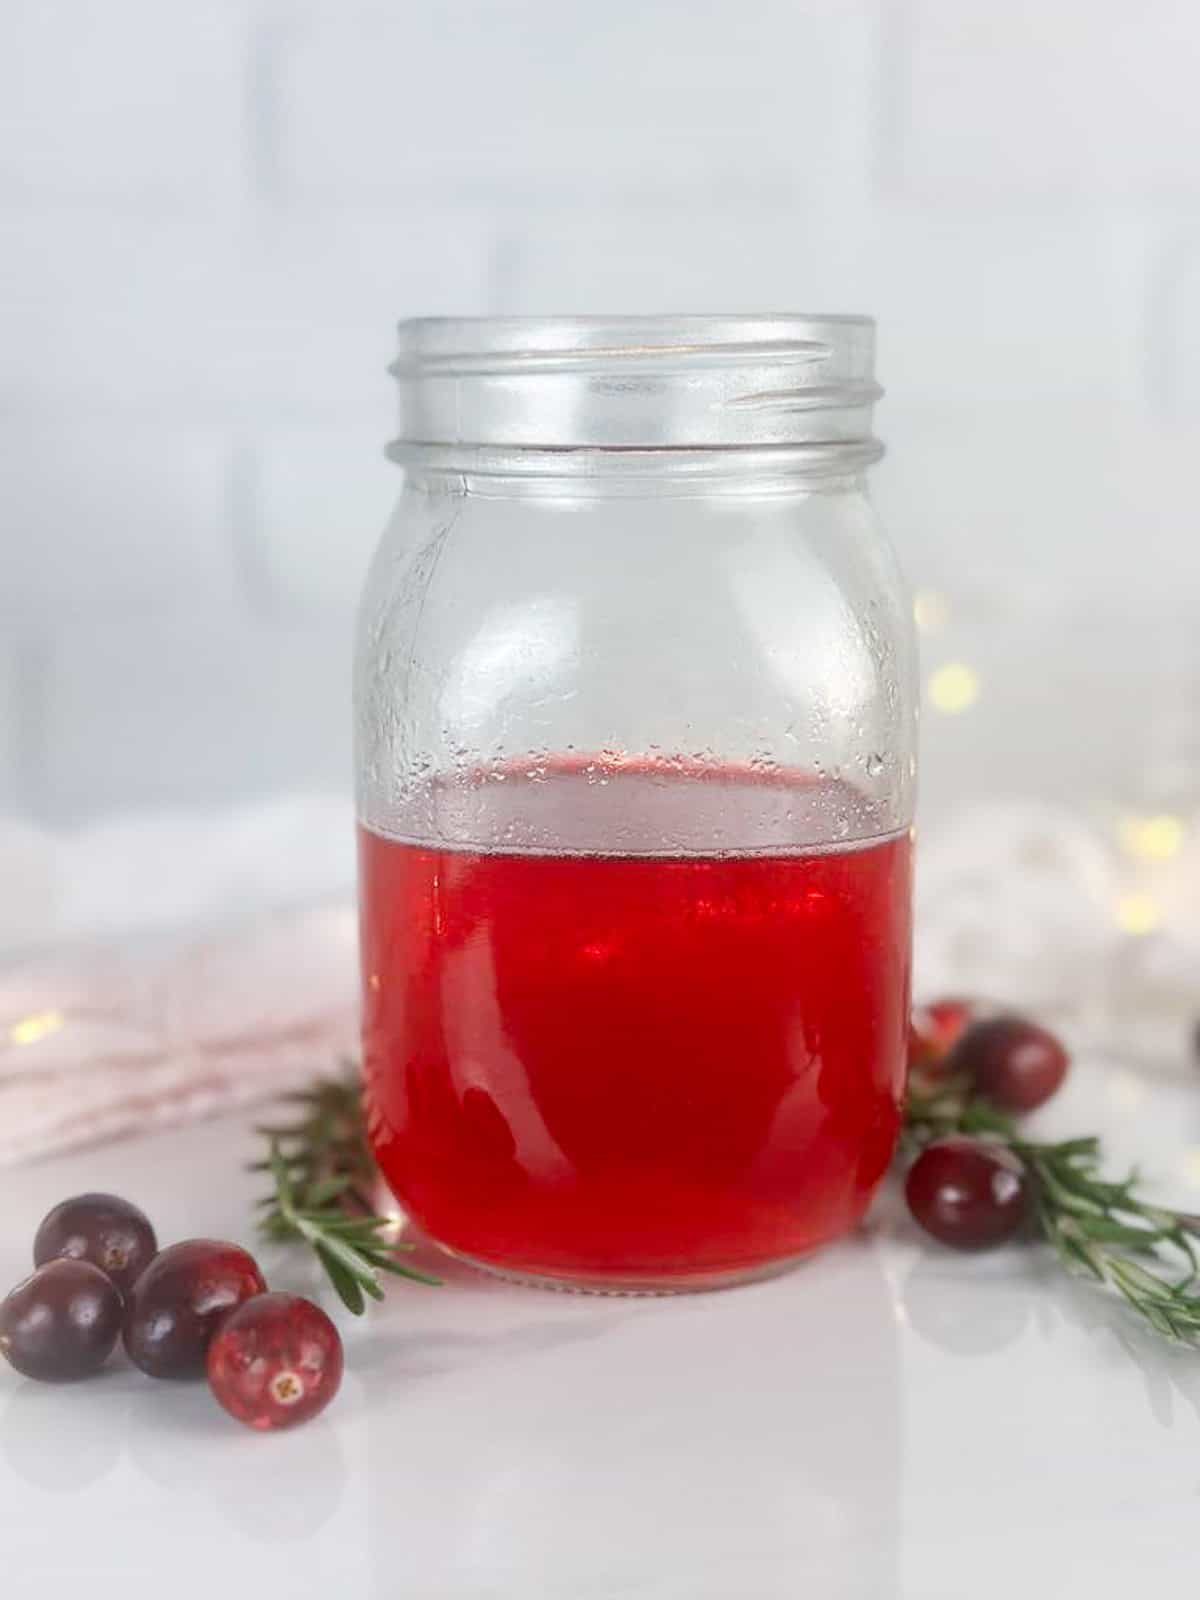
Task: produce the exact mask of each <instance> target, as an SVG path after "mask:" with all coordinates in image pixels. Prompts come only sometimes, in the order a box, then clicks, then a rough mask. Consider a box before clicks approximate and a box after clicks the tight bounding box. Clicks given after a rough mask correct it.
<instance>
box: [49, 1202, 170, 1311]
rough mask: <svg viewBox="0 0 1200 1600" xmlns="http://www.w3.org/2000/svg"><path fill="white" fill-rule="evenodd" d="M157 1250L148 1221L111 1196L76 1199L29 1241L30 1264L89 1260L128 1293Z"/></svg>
mask: <svg viewBox="0 0 1200 1600" xmlns="http://www.w3.org/2000/svg"><path fill="white" fill-rule="evenodd" d="M157 1249H158V1241H157V1240H156V1239H155V1237H154V1229H153V1228H152V1227H151V1226H150V1221H149V1218H148V1217H147V1216H146V1215H145V1213H144V1212H141V1211H139V1210H138V1208H137V1206H134V1205H130V1203H129V1201H128V1200H122V1199H120V1198H119V1197H118V1196H117V1195H115V1194H77V1195H76V1196H75V1197H74V1198H73V1199H71V1200H63V1201H62V1202H61V1203H60V1204H59V1205H56V1206H55V1207H54V1209H53V1211H51V1212H50V1213H49V1214H48V1215H47V1216H46V1217H45V1219H44V1220H43V1222H42V1225H41V1227H40V1228H39V1229H38V1231H37V1237H36V1238H35V1239H34V1241H33V1261H34V1265H35V1266H38V1267H42V1266H45V1264H46V1262H47V1261H53V1260H54V1259H55V1258H56V1257H58V1256H67V1257H68V1258H69V1259H70V1260H72V1261H90V1262H91V1263H92V1265H93V1266H94V1267H99V1268H100V1270H101V1272H104V1273H107V1275H108V1276H109V1277H110V1278H111V1279H112V1281H113V1282H114V1283H115V1284H116V1286H117V1288H118V1289H120V1291H121V1293H122V1294H128V1293H129V1291H130V1289H132V1288H133V1286H134V1283H135V1282H136V1281H137V1279H138V1278H139V1277H140V1276H141V1274H142V1272H144V1271H145V1269H146V1267H148V1266H149V1265H150V1262H151V1261H152V1260H153V1258H154V1253H155V1251H156V1250H157Z"/></svg>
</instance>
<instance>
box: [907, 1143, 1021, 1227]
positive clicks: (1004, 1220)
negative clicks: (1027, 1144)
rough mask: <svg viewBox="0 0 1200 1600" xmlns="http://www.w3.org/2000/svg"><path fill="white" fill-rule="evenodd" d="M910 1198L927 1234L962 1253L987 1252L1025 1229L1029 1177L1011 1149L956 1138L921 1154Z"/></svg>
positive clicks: (910, 1180) (912, 1171) (909, 1186)
mask: <svg viewBox="0 0 1200 1600" xmlns="http://www.w3.org/2000/svg"><path fill="white" fill-rule="evenodd" d="M904 1197H905V1199H906V1200H907V1201H908V1209H909V1210H910V1211H911V1212H912V1214H913V1216H914V1217H915V1218H916V1220H917V1221H918V1222H919V1223H920V1224H921V1226H922V1227H923V1228H924V1229H925V1231H926V1233H931V1234H932V1235H933V1237H934V1238H935V1239H940V1240H941V1242H942V1243H943V1244H949V1245H953V1246H954V1248H955V1249H956V1250H981V1249H985V1248H986V1247H987V1246H988V1245H992V1244H999V1243H1000V1242H1001V1240H1003V1239H1008V1238H1011V1237H1012V1235H1013V1234H1014V1233H1016V1231H1017V1229H1018V1228H1019V1227H1020V1226H1021V1223H1022V1222H1023V1221H1024V1218H1025V1213H1026V1210H1027V1208H1028V1204H1029V1175H1028V1173H1027V1172H1026V1170H1025V1168H1024V1166H1023V1165H1022V1163H1021V1162H1020V1161H1019V1160H1018V1159H1017V1157H1016V1156H1015V1155H1014V1154H1013V1153H1012V1151H1011V1150H1008V1149H1007V1148H1006V1147H1005V1146H1003V1145H999V1144H989V1143H988V1141H987V1140H985V1139H969V1138H967V1137H966V1136H965V1135H964V1134H952V1135H950V1136H949V1137H948V1138H945V1139H936V1140H935V1141H934V1142H933V1143H932V1144H929V1145H926V1147H925V1149H924V1150H922V1151H921V1154H920V1155H919V1156H918V1157H917V1159H916V1160H915V1161H914V1162H913V1164H912V1166H911V1167H910V1168H909V1172H908V1178H907V1180H906V1181H905V1185H904Z"/></svg>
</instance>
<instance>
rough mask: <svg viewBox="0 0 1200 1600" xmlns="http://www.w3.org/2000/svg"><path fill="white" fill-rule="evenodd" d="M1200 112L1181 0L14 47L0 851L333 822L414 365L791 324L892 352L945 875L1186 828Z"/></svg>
mask: <svg viewBox="0 0 1200 1600" xmlns="http://www.w3.org/2000/svg"><path fill="white" fill-rule="evenodd" d="M1198 83H1200V8H1198V7H1196V6H1195V5H1193V4H1191V3H1190V0H1142V4H1140V5H1139V6H1137V7H1131V6H1129V5H1128V4H1127V3H1126V0H906V3H898V0H737V3H733V0H728V3H721V4H707V5H705V4H702V3H698V0H637V3H636V4H635V3H633V0H608V3H607V4H605V5H604V6H582V5H571V4H566V5H564V4H562V3H561V0H559V3H552V0H504V3H501V0H495V3H489V0H448V3H427V4H415V3H406V0H392V3H390V4H376V5H373V6H372V5H369V4H367V3H365V0H257V3H256V0H208V3H206V4H205V5H203V6H196V5H183V4H182V3H180V0H103V4H101V3H100V0H0V240H2V242H0V330H2V332H0V347H2V348H3V351H4V357H3V362H2V365H0V460H2V461H3V467H2V470H0V483H2V484H3V488H4V494H3V511H2V516H3V524H2V530H0V540H2V543H0V605H2V606H3V621H4V626H3V632H2V635H0V811H7V812H10V813H15V814H16V815H18V816H24V817H28V818H31V819H35V820H37V821H40V822H43V823H49V824H60V823H76V822H82V821H86V820H88V819H92V818H96V817H99V816H103V815H106V814H110V813H113V812H122V811H128V810H130V809H131V808H137V809H139V810H142V809H145V808H155V807H162V806H185V807H189V808H194V807H197V806H199V807H208V806H214V805H218V804H225V803H228V802H235V801H255V800H260V799H262V800H265V799H267V798H269V797H271V796H276V795H279V794H282V793H287V792H294V791H300V790H303V791H306V792H316V793H329V794H332V795H340V794H344V793H345V792H346V791H347V789H348V786H349V759H350V758H349V749H348V728H349V718H348V709H347V697H348V685H347V669H348V650H349V634H350V626H351V618H352V609H353V603H354V597H355V592H356V588H357V585H358V581H359V577H360V574H361V572H362V569H363V566H364V563H365V561H366V559H367V556H368V554H369V551H370V548H371V546H372V543H373V541H374V539H375V537H376V534H377V532H378V529H379V527H380V525H381V523H382V521H383V518H384V516H385V513H386V510H387V507H388V505H389V502H390V499H391V497H392V495H393V493H394V490H395V488H396V480H395V476H394V473H395V469H394V468H391V467H390V466H388V465H387V464H386V463H385V462H384V460H383V458H382V455H381V448H382V445H383V443H384V441H385V440H386V438H387V436H388V432H389V425H390V415H391V397H390V394H389V385H388V380H387V379H386V377H385V375H384V367H385V365H386V362H387V361H388V359H389V355H390V347H391V342H392V325H393V323H394V322H395V320H396V319H398V318H399V317H401V316H406V315H412V314H418V313H433V312H464V313H466V312H518V311H520V312H533V311H583V310H587V311H657V310H668V309H676V310H750V309H756V308H757V309H763V308H767V309H793V310H802V311H803V310H813V311H866V312H872V313H874V314H875V315H876V316H877V317H878V318H879V321H880V340H879V371H880V376H881V378H882V381H883V382H884V384H885V385H886V387H887V389H888V398H887V399H886V400H885V402H884V403H883V405H882V406H881V407H880V410H879V413H878V426H879V430H880V432H881V434H882V436H883V437H884V438H885V440H886V441H887V443H888V446H889V451H890V453H889V456H888V458H887V460H886V462H885V463H884V465H883V466H882V467H881V468H880V469H879V472H878V484H877V488H878V497H879V500H880V503H881V507H882V509H883V511H884V513H885V515H886V517H887V519H888V521H889V523H890V526H891V528H892V531H893V534H894V537H895V540H896V542H897V544H898V546H899V548H900V551H901V554H902V557H903V559H904V561H905V563H906V566H907V568H908V570H909V574H910V577H911V579H912V582H913V585H914V588H915V590H916V591H917V594H918V605H919V614H920V617H921V620H922V623H923V628H924V638H923V648H924V660H925V675H926V686H927V710H926V717H925V735H924V738H925V751H924V753H925V768H924V782H923V801H922V812H923V819H924V823H925V826H926V828H927V830H929V831H930V832H934V833H936V831H937V830H938V829H940V828H944V827H945V826H946V825H947V824H948V823H949V822H951V821H952V820H953V818H954V817H955V816H956V815H957V814H958V813H960V812H961V811H962V810H963V808H964V807H966V806H968V805H970V804H973V803H975V802H978V801H980V800H984V799H989V798H994V797H1004V796H1006V795H1016V794H1022V795H1029V796H1033V797H1035V798H1042V799H1048V800H1053V801H1058V802H1066V803H1068V804H1070V805H1072V806H1078V807H1079V808H1080V809H1081V810H1082V811H1084V812H1086V813H1087V814H1089V815H1092V816H1094V817H1096V818H1099V819H1100V820H1101V825H1102V826H1105V827H1108V826H1111V827H1112V828H1113V829H1114V830H1116V829H1117V828H1119V827H1120V826H1125V827H1127V828H1128V826H1130V822H1129V819H1130V817H1133V818H1134V819H1135V823H1136V819H1137V818H1146V817H1149V818H1155V817H1160V818H1161V817H1162V816H1164V815H1169V816H1172V817H1185V816H1187V815H1188V814H1189V813H1190V812H1191V810H1192V808H1193V807H1194V806H1195V803H1196V800H1197V787H1198V785H1200V733H1198V731H1197V711H1198V702H1200V631H1198V630H1197V627H1196V624H1195V620H1194V611H1195V606H1196V597H1197V593H1198V586H1197V579H1198V577H1200V540H1198V539H1197V537H1196V532H1195V529H1194V526H1193V525H1194V523H1195V522H1196V513H1195V510H1194V507H1193V501H1192V472H1191V463H1192V460H1193V458H1194V457H1195V454H1196V444H1197V439H1198V438H1200V94H1197V89H1196V86H1197V84H1198ZM1122 818H1124V822H1123V823H1122V821H1121V819H1122ZM1157 838H1158V845H1160V846H1161V845H1162V844H1163V843H1164V842H1169V841H1167V838H1166V835H1165V834H1163V833H1161V830H1160V834H1159V835H1158V836H1157ZM1151 853H1153V852H1151ZM1161 853H1162V852H1161V850H1160V856H1161ZM1169 853H1170V852H1169V851H1168V854H1169Z"/></svg>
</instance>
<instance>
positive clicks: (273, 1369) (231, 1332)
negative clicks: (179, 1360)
mask: <svg viewBox="0 0 1200 1600" xmlns="http://www.w3.org/2000/svg"><path fill="white" fill-rule="evenodd" d="M341 1381H342V1341H341V1336H340V1335H339V1333H338V1331H337V1329H336V1328H335V1327H334V1325H333V1323H332V1322H331V1321H330V1320H329V1318H328V1317H327V1316H326V1315H325V1313H324V1312H323V1311H322V1310H321V1308H320V1306H315V1305H313V1303H312V1301H311V1300H302V1299H300V1298H299V1296H297V1295H294V1294H260V1295H257V1296H256V1297H255V1298H254V1299H253V1300H247V1301H246V1303H245V1304H244V1305H241V1306H239V1307H238V1309H237V1310H236V1311H234V1312H233V1313H232V1314H231V1315H230V1316H228V1317H226V1319H225V1321H224V1322H223V1323H222V1324H221V1328H220V1331H219V1332H218V1333H217V1335H216V1337H215V1338H214V1339H213V1342H212V1344H211V1345H209V1347H208V1382H209V1387H210V1388H211V1389H212V1392H213V1394H214V1395H216V1397H217V1399H218V1400H219V1401H220V1402H221V1404H222V1405H223V1406H224V1407H225V1409H226V1411H228V1412H229V1414H230V1416H232V1417H236V1418H237V1419H238V1421H239V1422H244V1423H245V1424H246V1426H247V1427H250V1428H260V1429H268V1428H289V1427H291V1426H292V1425H293V1424H295V1423H297V1422H307V1421H308V1419H309V1417H315V1416H316V1415H317V1413H318V1411H324V1409H325V1407H326V1406H327V1405H328V1404H329V1402H330V1401H331V1400H332V1399H333V1397H334V1395H335V1394H336V1393H337V1392H338V1386H339V1385H340V1384H341Z"/></svg>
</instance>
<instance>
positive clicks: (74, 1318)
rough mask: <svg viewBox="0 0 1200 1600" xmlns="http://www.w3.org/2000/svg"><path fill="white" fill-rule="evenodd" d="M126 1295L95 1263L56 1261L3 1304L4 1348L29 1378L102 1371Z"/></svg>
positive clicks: (0, 1330)
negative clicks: (122, 1296) (122, 1300)
mask: <svg viewBox="0 0 1200 1600" xmlns="http://www.w3.org/2000/svg"><path fill="white" fill-rule="evenodd" d="M122 1310H123V1307H122V1302H121V1293H120V1290H119V1289H118V1288H117V1286H116V1284H115V1283H113V1281H112V1279H111V1278H108V1277H106V1276H105V1274H104V1273H103V1272H101V1271H100V1268H99V1267H94V1266H93V1265H92V1263H91V1262H90V1261H50V1262H47V1264H46V1265H45V1266H44V1267H39V1268H38V1270H37V1271H36V1272H35V1273H33V1274H32V1276H30V1277H28V1278H26V1279H25V1281H24V1283H19V1284H18V1285H17V1287H16V1288H15V1289H14V1290H13V1291H12V1293H11V1294H10V1295H9V1296H8V1298H7V1299H6V1300H5V1301H4V1302H3V1304H2V1305H0V1352H2V1353H3V1354H4V1355H6V1356H7V1357H8V1359H9V1361H10V1362H11V1363H12V1364H13V1366H14V1367H16V1369H17V1371H18V1372H23V1373H24V1374H25V1376H26V1377H27V1378H41V1379H43V1380H44V1381H45V1382H47V1383H63V1382H66V1381H68V1380H69V1379H72V1378H86V1377H87V1376H88V1375H89V1374H90V1373H93V1372H98V1371H99V1370H100V1368H101V1367H102V1366H103V1365H104V1363H105V1362H106V1361H107V1360H108V1358H109V1356H110V1355H111V1354H112V1350H113V1346H114V1345H115V1344H116V1342H117V1335H118V1334H119V1333H120V1331H121V1314H122Z"/></svg>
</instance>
